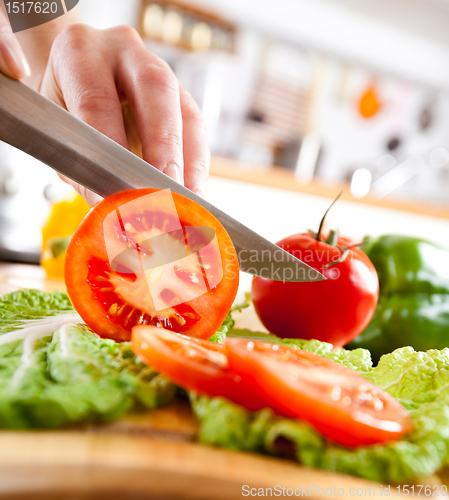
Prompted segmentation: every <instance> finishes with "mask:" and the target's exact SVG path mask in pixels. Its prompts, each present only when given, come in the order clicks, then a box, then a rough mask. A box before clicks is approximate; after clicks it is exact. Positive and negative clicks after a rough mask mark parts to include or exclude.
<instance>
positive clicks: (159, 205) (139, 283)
mask: <svg viewBox="0 0 449 500" xmlns="http://www.w3.org/2000/svg"><path fill="white" fill-rule="evenodd" d="M161 193H162V194H163V195H164V196H162V197H161V196H159V195H160V194H161ZM149 195H152V196H153V195H158V196H159V198H154V197H153V198H152V197H149ZM154 200H156V201H154ZM65 279H66V285H67V292H68V294H69V297H70V299H71V301H72V303H73V305H74V307H75V309H76V310H77V312H78V313H79V314H80V316H81V317H82V318H83V320H84V321H85V322H86V324H87V325H88V326H89V327H90V328H92V330H94V331H95V332H96V333H98V334H99V335H100V336H102V337H109V338H113V339H115V340H117V341H125V340H129V339H130V337H131V329H132V327H133V326H136V325H154V326H158V327H162V328H165V329H169V330H172V331H177V332H182V333H188V334H189V335H191V336H194V337H199V338H209V337H210V336H212V335H213V334H214V333H215V331H216V330H217V329H218V328H219V327H220V325H221V323H222V322H223V320H224V318H225V317H226V315H227V313H228V311H229V309H230V307H231V305H232V302H233V300H234V298H235V295H236V293H237V288H238V260H237V256H236V253H235V249H234V247H233V245H232V241H231V239H230V238H229V236H228V234H227V233H226V231H225V229H224V228H223V226H222V225H221V224H220V222H219V221H218V220H217V219H216V218H215V217H214V216H213V215H212V214H210V213H209V212H208V211H207V210H206V209H204V208H203V207H201V206H200V205H198V204H197V203H195V202H193V201H191V200H189V199H188V198H185V197H183V196H181V195H178V194H176V193H169V192H168V194H167V192H166V191H160V190H156V189H139V190H132V191H125V192H123V193H118V194H116V195H113V196H111V197H109V198H106V199H105V200H103V201H102V202H100V203H99V204H97V205H96V206H95V207H94V208H93V209H92V210H91V211H90V212H89V214H88V215H87V216H86V218H85V219H84V220H83V222H82V223H81V225H80V226H79V228H78V230H77V231H76V232H75V234H74V236H73V238H72V240H71V242H70V245H69V247H68V249H67V256H66V264H65Z"/></svg>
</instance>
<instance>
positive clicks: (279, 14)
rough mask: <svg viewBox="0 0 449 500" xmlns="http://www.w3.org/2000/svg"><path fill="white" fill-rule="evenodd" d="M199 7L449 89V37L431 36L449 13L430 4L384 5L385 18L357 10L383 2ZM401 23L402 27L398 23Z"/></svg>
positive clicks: (212, 0) (265, 1)
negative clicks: (411, 13) (413, 11)
mask: <svg viewBox="0 0 449 500" xmlns="http://www.w3.org/2000/svg"><path fill="white" fill-rule="evenodd" d="M193 3H195V4H197V5H202V6H203V7H205V8H209V9H215V10H216V11H217V12H219V13H221V14H223V15H225V16H227V17H228V18H229V19H232V20H234V21H236V22H238V23H240V24H244V25H250V26H254V27H257V28H259V29H261V30H263V31H267V32H269V33H272V34H273V35H275V36H277V37H282V38H286V39H289V40H291V41H294V42H297V43H298V44H301V45H303V46H307V47H311V48H315V49H318V50H321V51H323V52H326V53H329V54H334V55H336V56H339V57H342V58H343V59H346V60H348V61H350V62H354V63H359V64H365V65H367V66H369V67H372V68H374V69H379V70H382V71H385V72H390V73H392V74H393V75H398V76H402V77H406V78H409V79H412V80H415V81H417V82H421V83H424V84H427V85H431V86H434V87H437V88H449V46H448V44H447V41H448V36H447V35H446V33H445V32H443V33H442V35H441V36H440V37H435V36H433V37H431V36H430V35H429V33H432V31H435V32H436V31H437V29H436V28H435V29H434V30H432V26H433V24H434V22H435V19H436V18H438V19H439V20H440V22H439V23H438V26H437V28H438V29H439V31H443V30H442V26H444V25H446V26H449V12H448V11H447V10H441V11H438V12H435V6H434V5H433V4H432V3H431V2H430V1H427V3H426V2H416V1H415V2H413V1H412V0H408V1H407V2H398V0H388V2H386V1H383V2H381V3H382V5H383V11H382V12H383V15H377V16H374V15H371V14H370V12H369V11H368V12H367V13H363V9H362V8H359V9H357V10H356V9H355V8H354V6H355V5H364V4H378V3H379V2H377V1H376V2H373V1H368V0H365V1H363V2H362V1H360V0H357V2H354V1H352V2H348V1H346V4H347V5H346V6H345V5H341V3H340V2H337V1H332V0H276V1H273V0H257V1H256V0H193ZM398 3H401V5H402V17H401V16H400V12H401V10H399V14H398V9H397V8H396V9H392V12H391V16H389V11H388V9H389V8H390V6H396V5H397V4H398ZM416 4H418V6H419V7H420V8H421V10H416V9H415V10H416V15H415V17H414V18H413V19H411V20H410V22H408V23H407V22H406V21H405V20H406V19H409V18H410V11H411V10H412V9H413V8H414V6H415V5H416ZM423 5H426V7H425V8H423V7H422V6H423ZM378 10H379V9H378ZM390 17H391V19H389V18H390ZM401 19H402V23H400V22H399V21H398V20H401ZM389 21H390V22H389ZM445 21H446V24H445ZM421 26H422V29H420V28H421Z"/></svg>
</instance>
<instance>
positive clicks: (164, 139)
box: [152, 129, 182, 150]
mask: <svg viewBox="0 0 449 500" xmlns="http://www.w3.org/2000/svg"><path fill="white" fill-rule="evenodd" d="M152 140H154V143H155V144H157V145H158V146H159V147H162V149H164V150H166V149H168V148H170V149H179V150H180V149H181V147H182V137H181V135H180V134H179V133H178V131H176V130H173V129H165V130H157V131H154V132H153V137H152Z"/></svg>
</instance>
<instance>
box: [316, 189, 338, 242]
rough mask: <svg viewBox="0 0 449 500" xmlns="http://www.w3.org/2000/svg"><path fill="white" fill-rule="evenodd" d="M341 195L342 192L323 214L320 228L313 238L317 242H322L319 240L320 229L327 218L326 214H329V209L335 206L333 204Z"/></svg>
mask: <svg viewBox="0 0 449 500" xmlns="http://www.w3.org/2000/svg"><path fill="white" fill-rule="evenodd" d="M342 194H343V191H341V192H340V193H339V194H338V196H337V197H336V198H335V200H334V201H333V202H332V203H331V204H330V207H329V208H328V209H327V210H326V212H325V213H324V215H323V218H322V219H321V222H320V227H319V228H318V232H317V234H316V236H315V239H316V240H317V241H323V240H322V239H321V231H322V229H323V225H324V221H325V219H326V216H327V214H328V213H329V210H330V209H331V208H332V207H333V206H334V205H335V203H336V202H337V200H338V199H339V198H340V196H341V195H342ZM312 234H313V233H312Z"/></svg>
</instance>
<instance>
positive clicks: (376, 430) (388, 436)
mask: <svg viewBox="0 0 449 500" xmlns="http://www.w3.org/2000/svg"><path fill="white" fill-rule="evenodd" d="M225 345H226V353H227V356H228V361H229V366H230V368H231V369H232V370H233V371H234V372H235V373H237V374H239V375H240V376H241V377H242V380H244V381H247V383H253V384H254V385H255V386H256V387H257V388H258V390H259V391H261V393H262V396H263V397H265V398H266V400H267V401H268V402H269V403H270V406H271V407H272V408H273V409H274V410H276V411H277V412H279V413H283V414H285V415H287V416H289V417H294V418H300V419H303V420H306V421H308V422H309V423H310V424H312V425H313V426H314V427H316V428H317V429H318V430H319V431H320V432H321V433H322V434H323V435H324V436H326V437H327V438H329V439H331V440H333V441H335V442H337V443H339V444H341V445H344V446H360V445H370V444H374V443H382V442H386V441H392V440H396V439H399V438H400V437H402V436H403V435H404V434H407V433H408V432H410V431H411V429H412V421H411V418H410V415H409V413H408V412H407V410H406V409H405V408H404V407H403V406H402V405H400V404H399V402H398V401H396V400H395V399H394V398H393V397H392V396H391V395H390V394H388V393H387V392H385V391H383V390H382V389H380V388H379V387H376V386H375V385H374V384H372V383H370V382H369V381H367V380H366V379H365V378H364V377H362V376H361V375H358V374H357V373H355V372H353V371H352V370H350V369H349V368H346V367H345V366H343V365H340V364H339V363H336V362H334V361H331V360H329V359H326V358H322V357H321V356H318V355H316V354H313V353H309V352H306V351H301V350H297V349H290V348H288V347H285V346H282V345H276V344H270V343H266V342H254V341H248V340H244V339H226V342H225Z"/></svg>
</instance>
